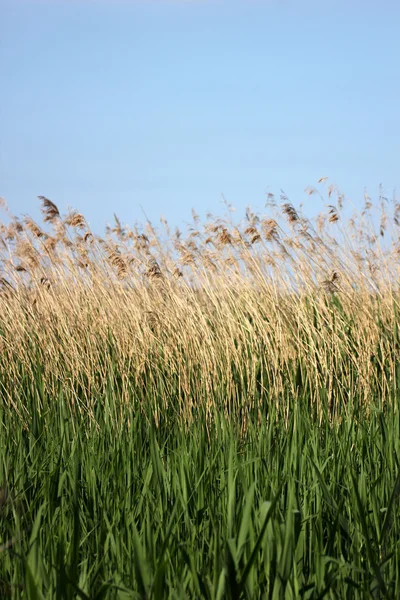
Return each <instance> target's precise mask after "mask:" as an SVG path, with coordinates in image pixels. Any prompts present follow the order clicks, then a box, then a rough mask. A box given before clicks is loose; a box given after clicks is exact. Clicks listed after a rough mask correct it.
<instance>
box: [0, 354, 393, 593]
mask: <svg viewBox="0 0 400 600" xmlns="http://www.w3.org/2000/svg"><path fill="white" fill-rule="evenodd" d="M22 370H23V369H22V367H21V376H22V375H23V373H22ZM300 371H301V365H300V364H299V365H297V368H296V365H294V366H293V369H292V372H289V371H288V373H287V377H288V378H290V377H292V378H297V379H298V378H299V372H300ZM22 381H23V382H24V383H23V386H21V388H19V390H18V393H19V397H18V398H15V401H16V402H19V403H20V404H21V405H23V406H24V409H25V411H26V414H27V415H29V419H28V421H26V422H25V425H24V426H22V424H21V419H20V417H19V416H18V414H17V412H16V411H15V410H14V409H13V407H12V406H11V405H9V406H7V405H6V404H3V406H2V409H1V413H0V415H1V416H0V418H1V436H0V457H1V464H0V481H3V483H4V489H3V496H2V497H3V500H2V502H1V503H2V508H1V509H0V544H2V545H3V547H2V549H1V552H0V582H1V583H0V585H1V591H0V597H1V598H3V597H4V598H6V597H13V598H28V599H29V600H36V599H42V598H60V599H72V598H82V599H86V598H90V599H94V598H121V599H124V598H149V599H150V598H154V599H161V598H176V599H178V598H209V599H217V598H220V599H223V598H227V599H229V598H230V599H239V598H249V599H250V598H271V599H281V598H282V599H286V598H293V599H294V598H307V599H313V600H316V599H322V598H327V599H328V598H330V599H333V598H348V599H351V598H354V599H358V598H374V599H375V598H398V597H400V584H399V580H400V579H399V576H400V520H399V515H400V475H399V473H400V419H399V410H398V409H399V402H398V400H399V399H398V397H396V396H395V395H394V396H393V402H392V403H390V404H389V403H386V404H385V405H381V404H380V402H379V397H378V396H377V400H376V405H375V406H368V410H366V409H365V408H363V404H362V402H358V399H357V397H354V398H349V399H348V402H347V404H346V405H344V404H343V405H342V406H343V408H342V410H340V409H339V408H336V415H335V419H332V415H331V407H329V406H328V405H327V404H326V405H325V406H324V394H323V393H322V394H321V404H322V412H321V415H322V416H321V417H320V418H316V415H314V414H313V410H312V406H311V404H310V402H309V399H308V396H307V388H305V393H304V394H303V395H302V394H300V393H299V394H298V396H297V398H296V400H295V401H294V400H293V399H292V398H291V397H290V392H289V387H290V386H289V385H288V391H287V397H286V398H282V399H281V403H282V410H281V409H280V408H279V403H277V402H272V401H268V398H266V397H265V394H264V392H262V391H261V392H260V394H259V396H258V397H257V398H256V400H254V399H253V400H252V403H253V409H252V410H251V411H250V412H247V413H246V415H245V418H246V424H245V426H244V424H243V422H241V415H240V411H239V410H236V411H235V412H232V413H231V414H229V412H227V411H222V410H219V409H218V408H215V407H214V408H213V411H214V412H213V415H212V418H210V415H207V414H206V411H205V409H203V408H202V409H199V411H198V413H197V415H196V418H195V419H193V420H192V422H191V423H187V424H185V423H183V421H182V418H181V416H180V412H179V411H178V410H176V411H175V412H174V411H173V409H170V410H169V412H167V413H166V414H164V415H163V411H162V394H163V389H159V390H156V389H154V388H153V389H147V390H146V395H147V397H148V400H149V401H148V403H147V405H146V404H145V403H144V402H143V400H142V401H141V403H140V408H139V404H138V402H137V395H138V393H139V390H138V389H136V390H135V388H134V386H133V385H132V397H131V401H130V402H126V401H125V400H124V401H123V400H122V398H121V394H120V387H119V383H118V378H117V377H113V378H112V379H111V378H110V382H109V386H108V390H106V391H105V393H104V394H103V395H102V396H99V397H98V398H96V399H95V401H93V403H92V407H93V408H92V413H91V414H88V413H87V412H86V411H85V410H81V409H80V408H81V407H80V406H79V398H78V399H77V396H76V395H75V396H74V397H73V396H72V395H71V390H70V389H68V387H65V389H62V387H61V386H60V389H59V394H58V396H57V397H48V396H47V395H46V392H45V391H44V390H43V385H42V382H41V374H40V370H38V371H37V376H36V380H35V381H30V382H29V380H28V379H23V378H22ZM152 381H153V379H152V378H151V377H150V374H149V380H148V383H149V386H150V385H151V384H152ZM292 383H293V382H292ZM141 384H143V382H141ZM142 393H144V392H143V390H142ZM22 394H23V395H22ZM243 400H244V401H246V399H245V398H244V399H243ZM179 402H180V401H179ZM171 404H173V403H172V402H171ZM157 405H158V411H157V410H156V408H157ZM146 406H147V408H146ZM155 413H158V415H161V416H158V418H157V426H156V423H155V419H154V414H155ZM5 488H7V498H6V492H5Z"/></svg>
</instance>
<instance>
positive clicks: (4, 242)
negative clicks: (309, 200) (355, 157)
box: [0, 179, 400, 426]
mask: <svg viewBox="0 0 400 600" xmlns="http://www.w3.org/2000/svg"><path fill="white" fill-rule="evenodd" d="M320 183H321V185H323V186H326V187H325V191H322V192H319V191H318V190H316V189H314V188H308V194H309V195H310V196H314V197H316V196H317V195H319V198H318V202H321V198H322V200H323V201H324V203H325V204H324V209H323V211H322V213H321V214H320V215H319V216H318V217H317V218H316V219H315V225H314V224H313V222H312V221H311V220H309V219H307V218H306V217H304V216H303V214H302V212H301V211H300V210H299V209H297V208H295V207H294V206H293V205H292V204H291V203H290V202H289V201H288V199H287V198H286V197H284V196H283V197H281V199H280V202H279V203H278V202H276V201H275V198H273V197H272V196H271V195H269V197H268V202H267V206H266V214H263V215H258V214H254V213H253V212H252V211H251V210H250V209H248V210H247V212H246V218H245V220H244V222H242V223H240V224H237V225H236V224H233V222H232V220H231V217H230V216H229V215H228V216H227V217H226V218H214V217H213V216H212V215H208V216H207V219H206V220H205V221H204V222H201V220H200V219H199V217H198V216H197V215H196V214H194V215H193V223H192V224H191V225H189V226H188V230H187V232H186V233H185V234H183V233H182V232H180V231H179V230H176V231H175V232H171V231H170V229H169V226H168V223H167V222H166V221H165V220H164V219H162V220H161V223H162V227H161V229H160V231H156V229H155V228H154V227H153V226H152V224H151V223H149V222H148V223H145V224H144V226H143V227H135V228H133V229H130V228H129V227H127V226H124V225H122V224H121V222H120V221H119V219H118V218H117V217H116V216H115V224H114V226H113V227H108V228H107V229H106V232H105V236H104V237H99V236H97V235H96V234H94V232H92V231H90V229H89V227H88V224H87V222H86V219H85V218H84V216H83V215H81V214H80V213H78V212H72V213H70V214H68V215H66V216H62V215H61V214H60V212H59V210H58V208H57V206H56V205H55V204H54V203H53V202H52V201H50V200H49V199H47V198H45V197H42V196H41V197H40V200H41V203H42V212H43V221H44V224H43V225H39V224H37V223H35V222H34V221H33V220H32V219H31V218H30V217H24V218H22V219H20V218H16V217H12V218H11V220H10V222H9V223H8V225H1V230H0V236H1V237H0V246H1V256H0V260H1V271H2V273H1V275H2V278H1V286H0V289H1V294H0V311H1V322H0V346H1V355H0V379H1V381H2V389H1V394H2V396H3V398H4V399H5V400H6V401H7V402H8V403H9V404H10V405H15V406H16V407H17V404H18V403H16V401H15V399H16V395H17V394H18V390H19V389H20V386H21V385H22V384H21V377H24V378H28V379H29V377H31V379H32V381H34V379H35V377H36V378H37V369H38V366H39V367H40V369H41V372H42V385H43V389H44V390H45V391H46V392H47V393H49V394H50V395H51V394H53V396H55V395H56V394H57V390H58V389H59V388H60V387H66V386H67V387H68V388H69V389H70V390H71V391H72V392H73V397H75V409H76V410H81V411H88V412H89V414H92V413H93V403H94V402H95V400H94V399H95V398H98V395H99V394H101V393H102V391H104V390H105V389H106V387H107V385H108V383H109V380H110V376H111V377H115V378H118V381H119V386H120V390H121V399H122V401H123V402H128V401H129V402H131V401H132V398H134V400H135V401H136V402H137V404H138V406H140V405H141V404H142V403H143V402H145V401H146V397H147V396H146V394H147V392H146V389H145V388H146V387H147V388H148V386H149V385H150V386H151V385H152V386H154V389H156V390H159V394H160V397H162V401H163V403H164V406H165V408H166V410H167V409H168V408H169V407H171V406H173V407H174V410H177V411H178V412H179V413H180V414H181V415H182V416H183V417H184V419H185V420H188V421H190V420H191V419H192V418H193V416H194V414H195V412H196V410H197V409H198V407H199V406H202V407H203V408H206V410H207V411H208V413H209V415H210V417H211V416H212V413H213V409H214V407H215V404H219V405H220V406H221V405H222V406H223V408H224V410H225V411H226V413H227V414H229V412H230V411H231V410H233V409H235V410H240V414H241V415H242V418H243V423H244V426H245V422H246V414H248V413H249V412H250V411H251V410H253V409H254V408H255V407H256V405H257V403H258V405H259V404H260V403H262V402H266V401H269V402H271V401H272V402H273V403H275V404H276V405H277V406H279V407H280V409H281V410H282V411H283V412H284V414H287V413H288V411H289V410H290V402H291V401H293V400H296V399H301V397H303V396H307V398H308V401H309V403H310V405H311V406H312V407H314V408H315V410H316V413H317V414H319V413H320V412H321V410H322V409H321V395H324V396H325V397H326V399H327V403H328V405H329V407H330V408H331V411H332V415H335V413H336V407H337V405H338V403H339V402H340V403H341V405H342V406H343V403H349V404H350V403H351V401H352V398H354V397H355V396H358V397H360V398H361V399H362V403H363V404H364V405H365V406H366V407H367V406H368V403H369V402H370V400H371V398H372V397H373V396H375V397H376V395H377V394H378V395H379V397H380V400H381V401H382V403H385V402H388V401H390V399H391V395H392V394H393V391H396V388H397V381H398V380H397V372H396V364H397V361H396V355H395V350H396V349H397V348H398V342H399V340H400V336H399V337H398V331H397V320H398V309H399V304H398V301H399V296H398V281H399V256H400V239H399V227H400V205H399V204H398V203H397V202H396V201H395V200H393V201H388V200H387V199H386V198H383V197H382V196H381V197H380V198H379V201H378V203H377V204H378V206H377V207H376V206H374V205H373V203H372V202H371V200H370V198H369V197H368V195H367V194H366V196H365V207H364V210H363V211H362V212H361V213H360V214H354V215H351V216H350V217H347V218H345V217H344V216H343V215H344V214H348V210H349V208H348V206H347V205H346V200H345V198H344V197H343V195H342V194H341V193H340V191H339V190H338V189H337V188H336V186H333V185H331V186H329V185H328V184H327V182H326V181H325V179H323V180H321V181H320ZM323 194H325V198H324V196H323ZM321 205H322V202H321ZM376 209H378V213H379V214H376ZM374 211H375V213H374ZM374 214H375V216H374ZM396 344H397V346H396ZM243 398H246V405H245V406H243V402H242V399H243ZM289 398H291V400H289ZM252 399H253V400H252ZM96 401H98V400H96ZM40 403H41V400H40V394H39V395H38V407H39V409H40V407H41V405H40ZM18 410H19V411H21V410H22V409H21V407H20V404H18ZM157 410H159V409H157ZM155 416H156V418H161V416H160V415H155ZM21 418H22V419H24V415H23V414H21Z"/></svg>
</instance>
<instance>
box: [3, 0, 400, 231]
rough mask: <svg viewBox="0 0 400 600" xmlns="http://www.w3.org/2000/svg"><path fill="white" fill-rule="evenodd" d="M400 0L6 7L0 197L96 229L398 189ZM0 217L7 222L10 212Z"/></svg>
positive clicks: (17, 0) (18, 207)
mask: <svg viewBox="0 0 400 600" xmlns="http://www.w3.org/2000/svg"><path fill="white" fill-rule="evenodd" d="M399 28H400V3H398V2H397V0H396V1H395V0H377V1H373V0H364V1H360V0H351V1H350V0H346V1H341V0H335V1H330V0H326V1H323V2H321V1H318V2H317V1H313V0H308V1H307V0H306V1H305V2H301V1H300V0H296V1H294V0H293V1H291V0H264V1H263V0H229V1H224V0H215V1H213V0H186V1H185V0H180V1H179V0H176V1H173V0H159V1H157V0H142V1H140V0H137V1H133V0H108V1H107V0H0V82H1V88H0V89H1V93H0V196H2V197H4V198H5V199H6V201H7V202H8V204H9V206H10V210H11V212H12V213H13V214H16V215H21V214H30V215H31V216H33V217H34V218H39V215H40V202H39V201H38V199H37V196H39V195H44V196H46V197H48V198H50V199H51V200H52V201H54V202H55V203H56V204H57V205H58V206H59V208H60V210H61V212H66V211H67V207H72V208H76V209H78V210H80V211H81V212H83V213H84V215H85V216H86V218H87V220H88V221H89V223H90V225H91V226H92V228H93V229H98V230H100V231H102V230H103V229H104V226H105V224H106V223H107V222H111V221H112V219H113V213H114V212H115V213H117V215H118V216H119V217H120V219H121V220H122V222H124V223H127V224H130V225H133V224H134V223H135V222H143V220H144V219H145V218H149V219H150V220H151V221H152V222H153V223H157V222H158V220H159V218H160V216H161V215H163V216H165V217H166V218H167V219H168V221H169V222H170V223H171V224H173V225H181V224H183V223H185V222H187V221H189V220H190V219H191V209H192V208H194V209H195V210H196V211H197V212H198V213H200V214H201V215H205V214H206V213H207V212H208V211H211V212H213V213H214V214H222V213H223V212H224V205H223V199H224V198H225V199H226V201H227V202H229V203H231V204H233V205H234V206H235V207H236V209H237V214H238V215H242V214H244V211H245V207H246V206H247V205H250V206H251V207H252V208H253V209H255V210H261V211H262V210H263V209H264V205H265V200H266V194H267V193H274V194H275V195H277V196H278V197H279V194H280V190H281V189H282V190H283V191H284V192H285V193H286V195H287V196H288V197H289V199H290V201H291V202H293V203H294V204H295V205H299V204H300V203H302V202H304V205H305V208H304V210H305V212H306V213H307V214H308V213H312V212H313V211H317V209H318V210H320V208H321V205H322V201H321V200H318V199H316V197H314V196H312V197H307V194H306V193H305V192H304V190H305V188H306V186H308V185H315V184H316V183H317V181H318V179H319V178H320V177H323V176H327V177H329V182H331V183H333V182H334V183H336V184H337V185H338V186H339V187H340V188H341V190H342V191H343V193H344V194H345V195H346V197H347V198H348V199H349V201H350V202H352V203H354V205H356V206H361V202H362V200H363V194H364V187H365V186H366V187H367V189H368V191H369V193H370V195H371V196H372V198H376V197H377V195H378V187H379V185H380V184H382V185H383V188H384V190H385V193H386V194H387V195H388V196H392V195H393V194H394V192H395V189H396V186H397V187H399V185H400V181H399V179H400V169H399V167H400V153H399V139H400V111H399V106H400V102H399V98H400V60H399V57H400V35H399ZM0 218H1V215H0Z"/></svg>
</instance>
